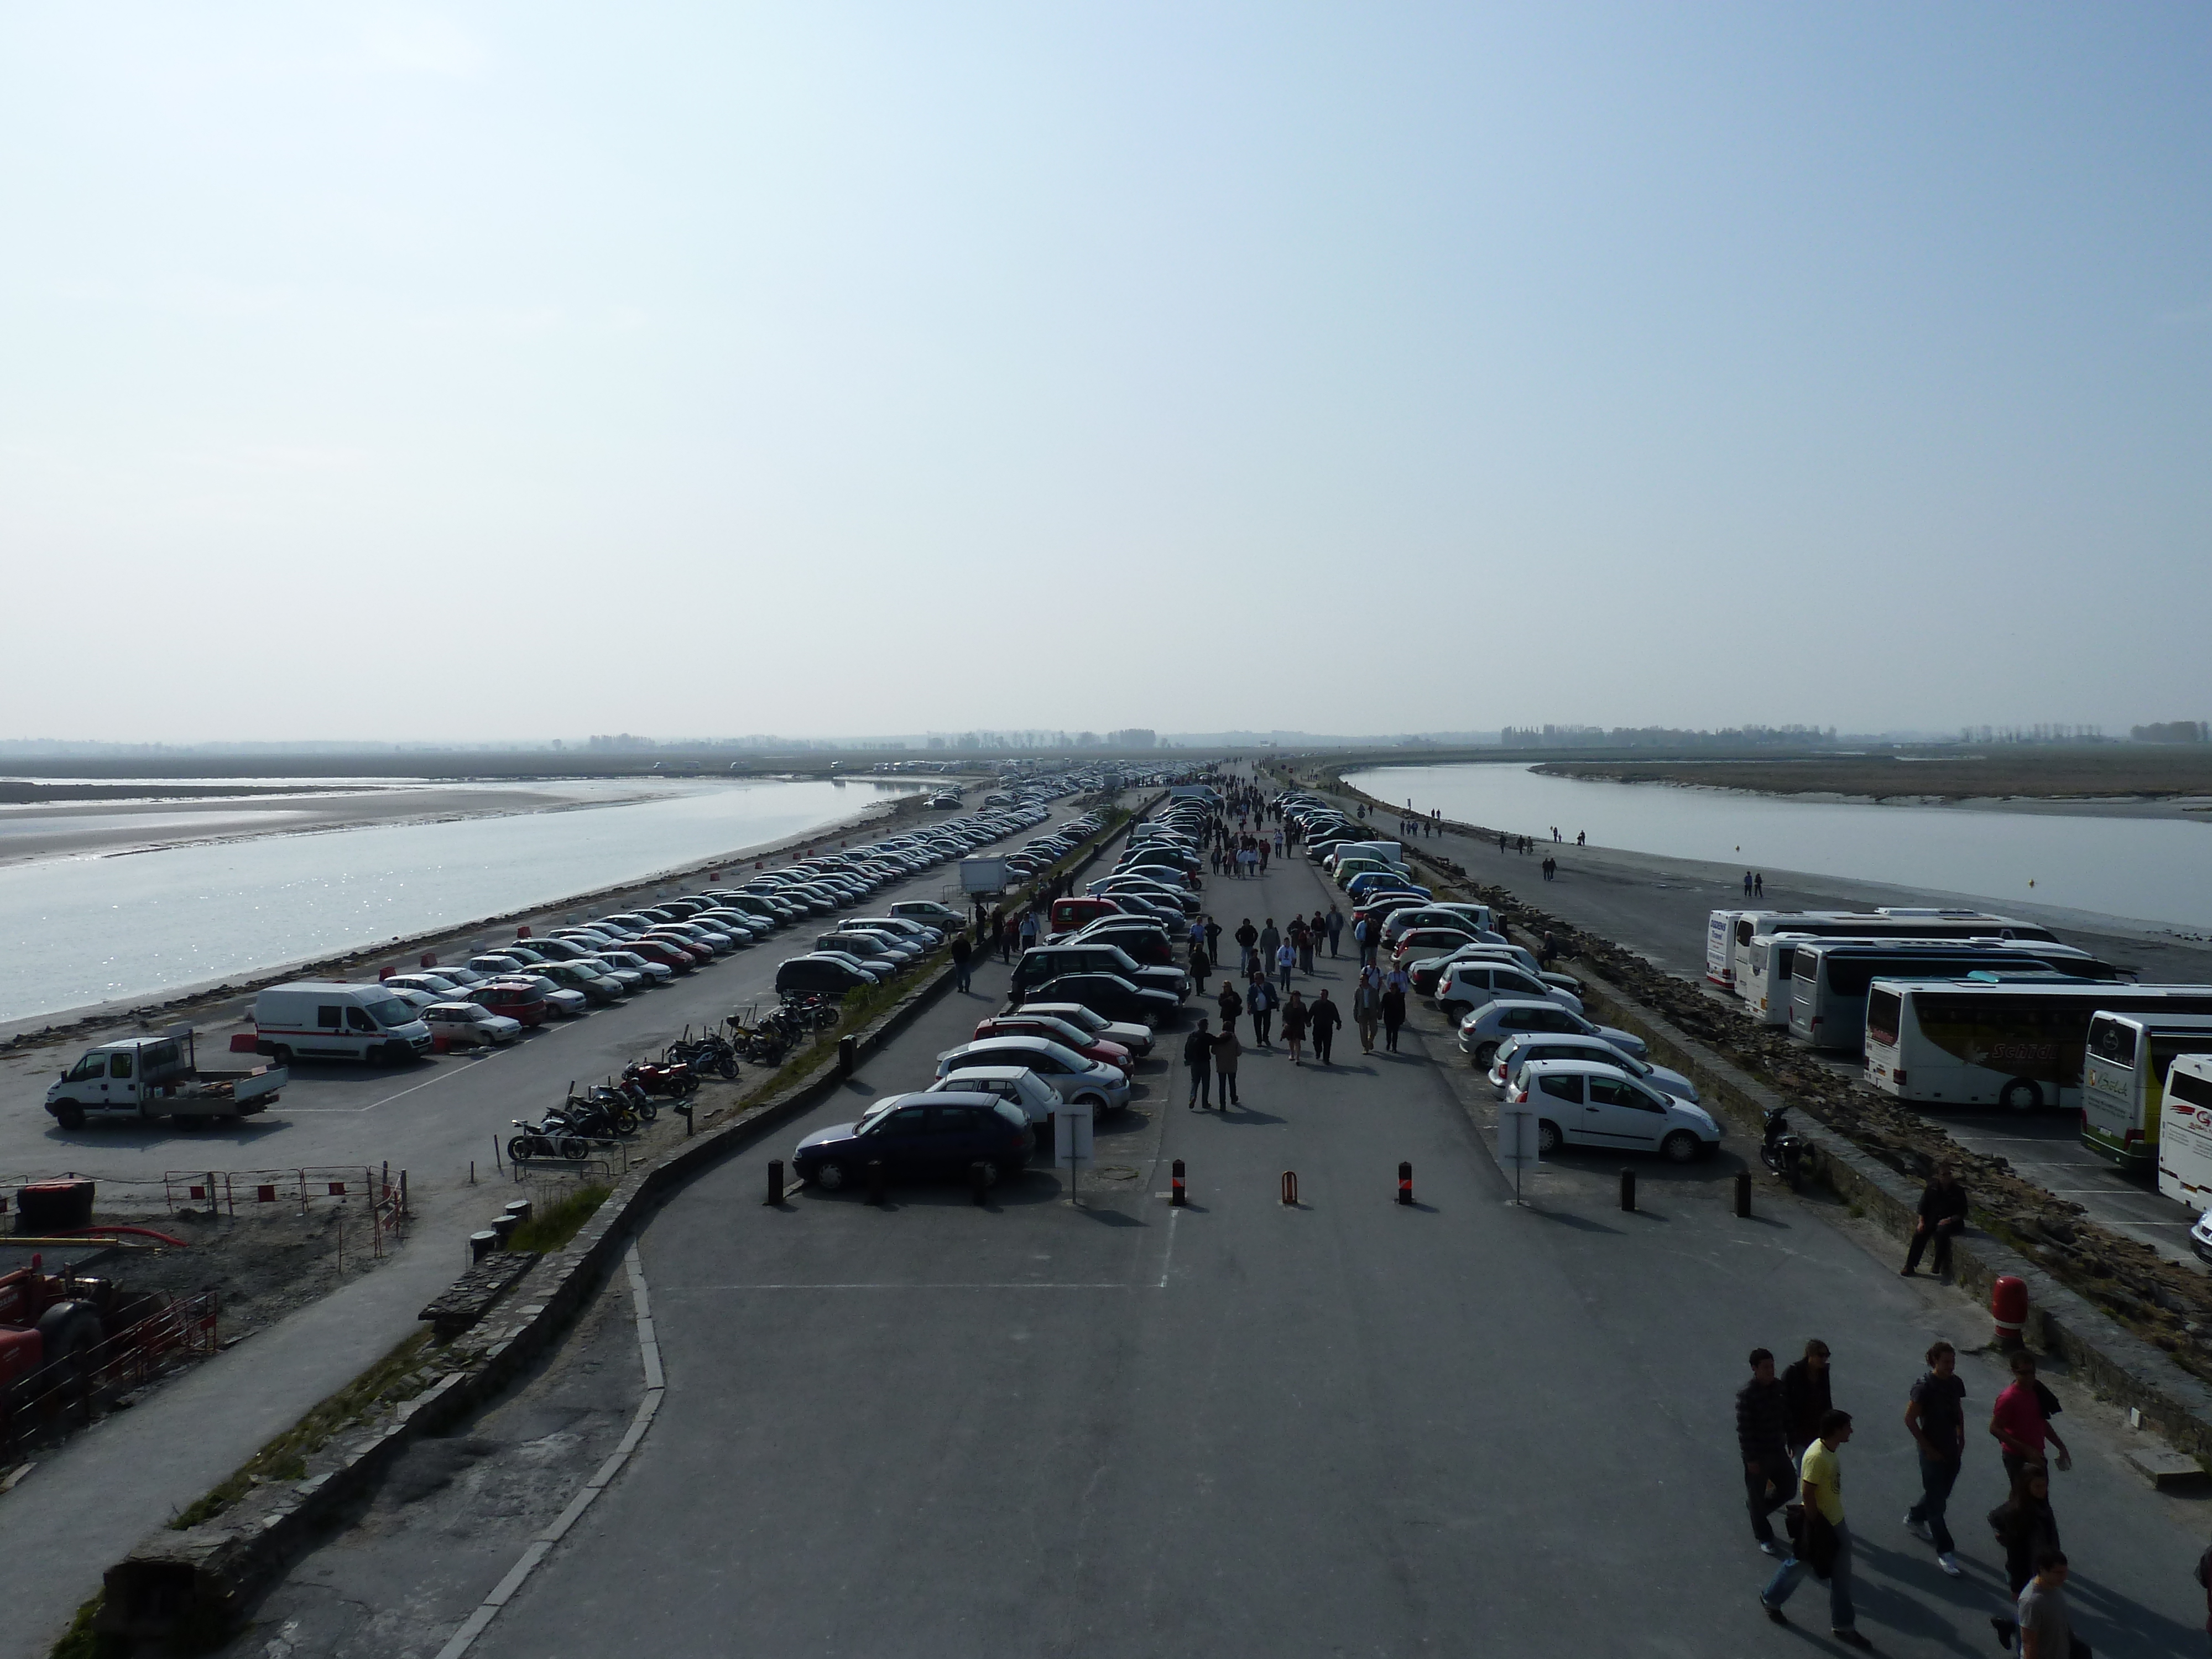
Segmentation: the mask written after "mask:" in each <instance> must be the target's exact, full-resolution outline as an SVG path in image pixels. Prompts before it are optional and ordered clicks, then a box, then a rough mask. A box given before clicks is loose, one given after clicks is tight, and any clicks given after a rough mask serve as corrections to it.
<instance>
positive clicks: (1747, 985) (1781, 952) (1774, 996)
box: [1705, 911, 1813, 1025]
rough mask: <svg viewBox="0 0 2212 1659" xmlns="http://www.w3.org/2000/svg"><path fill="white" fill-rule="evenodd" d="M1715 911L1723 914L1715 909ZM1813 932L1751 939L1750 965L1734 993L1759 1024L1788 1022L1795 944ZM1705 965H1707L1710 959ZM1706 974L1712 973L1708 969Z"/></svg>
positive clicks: (1805, 939) (1707, 975)
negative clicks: (1740, 998) (1791, 970)
mask: <svg viewBox="0 0 2212 1659" xmlns="http://www.w3.org/2000/svg"><path fill="white" fill-rule="evenodd" d="M1714 914H1715V915H1720V914H1722V913H1721V912H1719V911H1716V912H1714ZM1812 937H1813V935H1811V934H1810V933H1759V934H1754V935H1753V938H1752V941H1751V966H1750V968H1749V969H1747V970H1746V971H1745V973H1744V976H1743V983H1742V984H1741V985H1739V986H1737V987H1735V988H1736V993H1737V994H1738V995H1740V996H1741V997H1742V998H1743V1000H1744V1002H1745V1003H1746V1004H1747V1006H1749V1007H1750V1009H1751V1017H1752V1018H1753V1020H1755V1021H1757V1022H1758V1023H1759V1024H1761V1025H1787V1024H1789V1023H1790V969H1791V968H1792V967H1793V966H1795V965H1796V960H1797V947H1798V946H1799V945H1802V944H1804V943H1805V942H1806V941H1807V940H1808V939H1811V938H1812ZM1707 966H1708V969H1710V967H1711V959H1710V957H1708V960H1707ZM1705 977H1706V978H1708V979H1711V977H1712V975H1711V972H1710V971H1708V972H1707V974H1706V975H1705Z"/></svg>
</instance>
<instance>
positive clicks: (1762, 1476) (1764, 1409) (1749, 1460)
mask: <svg viewBox="0 0 2212 1659" xmlns="http://www.w3.org/2000/svg"><path fill="white" fill-rule="evenodd" d="M1788 1423H1789V1408H1788V1407H1786V1406H1785V1405H1784V1403H1783V1399H1782V1383H1781V1381H1780V1379H1779V1378H1778V1377H1777V1376H1775V1375H1774V1355H1773V1354H1772V1353H1771V1352H1770V1351H1768V1350H1767V1349H1765V1348H1753V1350H1752V1351H1751V1381H1750V1382H1748V1383H1745V1384H1744V1385H1743V1386H1742V1387H1741V1388H1740V1389H1737V1390H1736V1391H1735V1449H1736V1455H1738V1456H1740V1457H1741V1458H1742V1459H1743V1496H1744V1502H1745V1504H1746V1506H1747V1508H1748V1509H1749V1510H1750V1511H1751V1535H1752V1538H1753V1541H1756V1542H1757V1544H1758V1545H1759V1548H1760V1549H1762V1550H1764V1551H1765V1553H1767V1554H1769V1555H1771V1556H1775V1557H1779V1556H1780V1555H1781V1554H1782V1553H1783V1551H1782V1547H1781V1545H1780V1544H1778V1542H1777V1541H1775V1537H1774V1522H1771V1520H1769V1519H1768V1518H1767V1517H1768V1516H1771V1515H1772V1514H1773V1513H1774V1511H1775V1510H1778V1509H1780V1508H1781V1507H1782V1506H1783V1505H1784V1504H1787V1503H1788V1502H1789V1501H1790V1493H1791V1492H1794V1491H1795V1490H1796V1485H1797V1472H1796V1470H1795V1469H1794V1468H1791V1467H1790V1448H1789V1445H1788V1443H1787V1439H1788V1437H1787V1434H1786V1432H1785V1431H1786V1428H1787V1425H1788Z"/></svg>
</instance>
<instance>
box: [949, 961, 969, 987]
mask: <svg viewBox="0 0 2212 1659" xmlns="http://www.w3.org/2000/svg"><path fill="white" fill-rule="evenodd" d="M952 982H953V983H954V984H955V985H957V986H958V987H960V988H961V989H962V990H963V991H964V990H966V989H967V988H968V964H967V963H964V962H956V963H953V964H952Z"/></svg>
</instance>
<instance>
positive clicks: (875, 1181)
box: [868, 1158, 884, 1209]
mask: <svg viewBox="0 0 2212 1659" xmlns="http://www.w3.org/2000/svg"><path fill="white" fill-rule="evenodd" d="M868 1202H869V1203H871V1204H872V1205H874V1206H876V1207H877V1208H878V1209H881V1208H882V1207H883V1205H884V1161H883V1159H881V1158H870V1159H869V1160H868Z"/></svg>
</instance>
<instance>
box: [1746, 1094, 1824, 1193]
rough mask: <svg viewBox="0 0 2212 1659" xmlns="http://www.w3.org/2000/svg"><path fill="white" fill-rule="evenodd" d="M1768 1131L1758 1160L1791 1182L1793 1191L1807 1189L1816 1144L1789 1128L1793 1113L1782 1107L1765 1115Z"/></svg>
mask: <svg viewBox="0 0 2212 1659" xmlns="http://www.w3.org/2000/svg"><path fill="white" fill-rule="evenodd" d="M1765 1120H1766V1132H1765V1136H1764V1137H1763V1138H1762V1139H1761V1140H1760V1141H1759V1162H1760V1163H1761V1164H1765V1166H1766V1167H1767V1168H1768V1169H1769V1170H1772V1171H1773V1172H1774V1173H1775V1174H1776V1175H1778V1176H1781V1177H1782V1178H1783V1179H1784V1181H1786V1182H1789V1183H1790V1191H1791V1192H1793V1193H1801V1192H1802V1191H1804V1190H1805V1165H1806V1163H1807V1161H1808V1159H1809V1158H1811V1157H1812V1155H1813V1143H1812V1142H1811V1141H1809V1140H1808V1139H1805V1137H1804V1136H1802V1135H1801V1134H1799V1133H1797V1132H1796V1130H1794V1129H1792V1128H1791V1127H1790V1114H1789V1112H1788V1110H1787V1109H1785V1108H1784V1107H1780V1106H1771V1107H1769V1108H1767V1109H1766V1112H1765Z"/></svg>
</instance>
